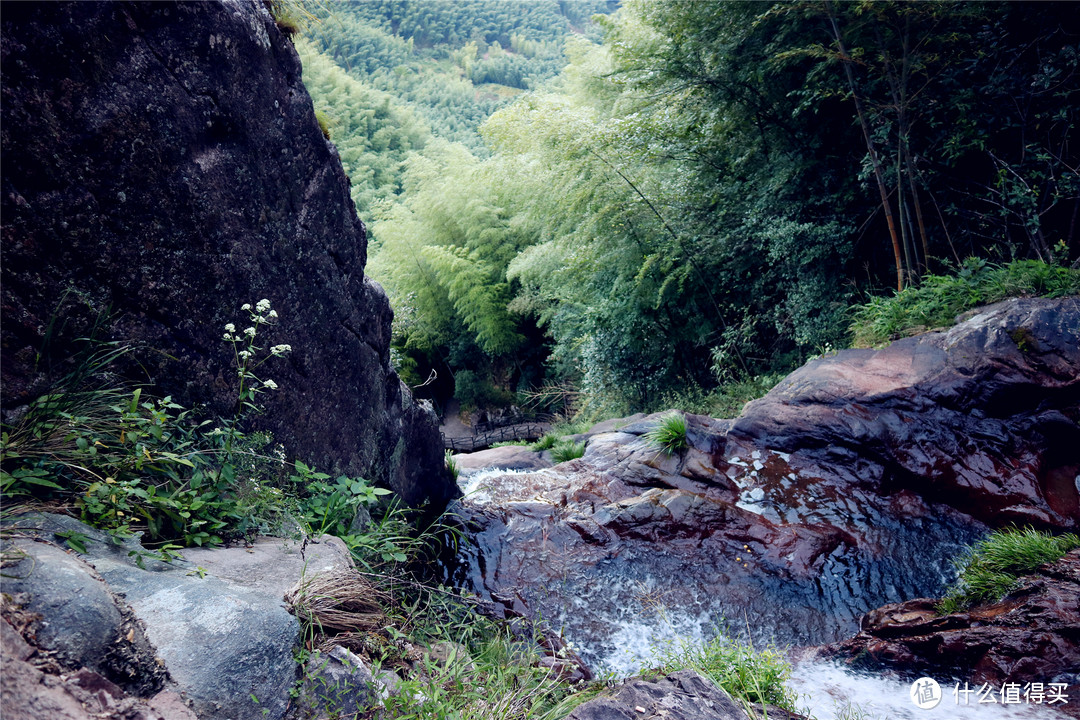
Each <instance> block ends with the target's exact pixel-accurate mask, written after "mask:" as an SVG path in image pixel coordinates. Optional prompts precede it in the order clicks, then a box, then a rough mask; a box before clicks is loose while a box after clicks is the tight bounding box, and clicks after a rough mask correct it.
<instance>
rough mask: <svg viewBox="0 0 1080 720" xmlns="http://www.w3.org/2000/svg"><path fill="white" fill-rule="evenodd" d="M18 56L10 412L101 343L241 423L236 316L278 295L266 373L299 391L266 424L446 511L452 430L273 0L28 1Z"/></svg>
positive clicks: (6, 134) (5, 55)
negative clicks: (374, 278)
mask: <svg viewBox="0 0 1080 720" xmlns="http://www.w3.org/2000/svg"><path fill="white" fill-rule="evenodd" d="M0 53H2V61H3V62H2V73H3V78H2V80H3V82H2V91H0V92H2V95H0V99H2V103H0V106H2V112H3V118H2V120H3V122H2V123H0V141H2V149H3V156H4V172H3V178H2V181H0V213H2V215H3V227H2V240H3V242H2V263H0V265H2V269H0V273H2V290H0V301H2V312H3V318H4V322H3V325H2V329H0V347H2V350H3V352H2V353H0V373H2V381H3V382H2V395H0V400H2V408H3V411H4V413H5V420H10V419H11V418H12V417H15V416H17V415H18V413H19V411H20V408H22V407H23V406H25V404H26V403H28V402H30V401H31V400H33V399H34V398H35V397H37V396H38V395H40V394H42V393H43V392H45V391H46V390H47V389H48V387H49V384H50V382H52V381H54V380H55V379H56V378H57V377H62V376H63V375H64V374H65V373H67V372H69V371H70V370H71V366H70V364H69V363H68V362H67V361H68V359H69V358H70V356H71V355H72V354H73V352H74V351H75V349H76V348H77V347H78V345H77V343H76V342H75V340H76V339H77V338H80V337H88V336H92V335H95V334H96V337H97V339H98V340H119V341H122V342H124V343H127V344H129V345H131V346H132V347H133V348H135V350H134V351H133V352H132V353H129V355H128V356H127V358H126V360H125V359H122V360H121V361H119V362H118V363H117V364H116V365H114V368H113V369H115V370H119V371H121V372H123V373H124V374H125V375H126V376H127V378H128V379H129V380H131V381H134V382H139V383H147V382H150V383H151V384H152V385H153V386H154V387H155V388H156V389H157V391H158V392H160V394H161V395H171V396H172V397H173V398H174V399H176V400H177V401H178V402H180V403H182V404H183V405H184V406H185V407H189V408H190V407H193V406H195V405H199V404H205V406H206V410H207V411H208V413H209V414H211V415H214V416H219V417H232V416H233V415H234V410H235V406H236V402H237V398H236V393H237V387H236V371H235V368H234V367H233V366H232V362H233V349H232V347H231V346H230V345H229V344H227V343H223V342H222V340H221V336H222V328H223V326H224V325H225V324H226V323H230V322H232V323H237V324H238V325H239V327H244V325H243V324H242V323H245V321H246V320H247V318H246V316H244V315H243V313H241V312H240V310H239V308H240V306H241V304H243V303H255V302H257V301H258V300H260V299H262V298H266V299H269V300H270V302H271V304H272V306H273V308H274V309H275V310H276V311H277V312H278V313H279V316H280V322H279V324H278V325H277V326H276V327H273V328H272V329H270V331H269V333H267V334H266V340H267V341H268V345H269V344H279V343H287V344H290V345H291V346H292V348H293V349H292V352H291V353H290V354H289V355H288V356H287V358H285V359H283V360H281V361H275V362H274V363H271V364H269V365H267V366H266V370H265V375H266V377H270V378H271V379H273V380H274V381H276V383H277V384H278V386H279V387H280V388H281V389H280V390H279V391H278V392H275V393H264V394H263V395H262V396H260V398H259V400H260V402H261V403H263V404H264V405H265V408H266V412H265V413H264V414H262V415H260V416H258V418H257V421H256V422H257V426H258V427H259V428H260V429H265V430H270V431H272V432H273V433H274V435H275V440H276V441H278V442H281V443H283V444H284V445H285V447H286V449H287V451H288V453H289V454H290V455H292V456H294V457H301V458H302V459H303V460H304V461H306V462H308V463H309V464H313V465H315V466H317V467H318V468H319V469H320V470H326V471H328V472H333V471H337V472H345V473H349V474H353V475H360V476H363V477H366V478H368V479H372V480H377V481H378V482H379V483H380V484H383V485H385V486H387V487H391V488H392V489H394V490H396V491H398V492H399V493H400V494H401V495H402V496H403V498H404V499H405V501H406V502H408V503H411V504H417V503H420V502H422V501H424V500H430V501H431V502H432V503H433V504H435V505H440V504H441V503H444V502H445V501H446V500H447V499H448V498H449V497H450V495H451V494H452V493H453V492H454V488H453V485H452V483H451V482H450V480H449V479H448V478H447V476H446V474H445V473H444V472H443V470H442V465H443V454H442V444H441V442H440V439H439V434H438V421H437V419H436V418H435V417H434V415H433V414H432V413H430V412H427V411H425V410H423V409H421V408H420V407H419V406H417V405H416V404H415V403H413V401H412V399H411V397H410V395H409V392H408V390H407V389H406V388H404V387H403V386H402V385H401V383H400V382H399V380H398V377H397V375H396V373H394V371H393V370H392V368H391V366H390V359H389V342H390V323H391V318H392V312H391V310H390V307H389V304H388V302H387V298H386V296H385V294H384V293H383V291H382V289H381V288H380V287H379V286H378V285H377V284H375V283H372V282H371V281H370V280H368V279H367V278H365V276H364V265H365V262H366V248H367V245H366V238H365V232H364V227H363V225H362V224H361V222H360V220H359V219H357V217H356V211H355V209H354V207H353V203H352V201H351V200H350V198H349V183H348V179H347V178H346V177H345V174H344V171H343V170H342V168H341V164H340V162H339V160H338V159H337V157H336V150H335V149H334V147H333V146H332V145H331V144H329V143H328V142H326V140H325V139H324V137H323V135H322V133H321V131H320V130H319V127H318V124H317V123H316V121H315V116H314V111H313V108H312V103H311V99H310V98H309V96H308V94H307V91H306V90H305V89H304V86H303V84H302V82H301V67H300V62H299V59H298V58H297V56H296V53H295V51H294V50H293V48H292V46H291V43H290V42H289V40H287V39H286V38H285V37H284V36H283V35H282V34H281V33H280V32H279V31H278V29H277V28H276V26H275V24H274V21H273V19H272V18H271V16H270V14H269V12H268V11H267V10H266V8H265V6H264V4H263V3H262V2H256V1H255V0H223V1H214V2H197V3H174V2H144V3H126V4H124V3H98V2H61V3H16V4H14V5H11V6H10V7H5V11H4V13H3V18H2V41H0ZM99 324H100V325H101V326H102V327H100V328H99V329H98V330H96V331H95V330H94V328H95V326H96V325H99ZM46 338H48V339H49V342H45V339H46ZM146 349H152V350H153V351H152V352H151V351H148V350H146ZM39 352H40V353H43V356H42V357H40V358H39V357H38V353H39ZM128 361H130V362H128ZM50 369H51V372H50Z"/></svg>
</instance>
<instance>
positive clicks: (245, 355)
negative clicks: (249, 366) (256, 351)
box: [239, 350, 251, 360]
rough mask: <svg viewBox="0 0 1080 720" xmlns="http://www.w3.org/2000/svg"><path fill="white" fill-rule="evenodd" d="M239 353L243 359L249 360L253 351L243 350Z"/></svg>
mask: <svg viewBox="0 0 1080 720" xmlns="http://www.w3.org/2000/svg"><path fill="white" fill-rule="evenodd" d="M239 355H240V359H241V360H247V359H248V358H249V357H251V352H250V351H249V350H241V351H240V352H239Z"/></svg>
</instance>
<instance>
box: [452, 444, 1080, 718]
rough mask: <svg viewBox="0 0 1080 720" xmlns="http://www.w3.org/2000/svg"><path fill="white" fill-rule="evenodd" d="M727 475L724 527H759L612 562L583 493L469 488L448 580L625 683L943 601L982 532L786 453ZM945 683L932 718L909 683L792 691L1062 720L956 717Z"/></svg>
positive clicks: (829, 636) (818, 699) (875, 679)
mask: <svg viewBox="0 0 1080 720" xmlns="http://www.w3.org/2000/svg"><path fill="white" fill-rule="evenodd" d="M732 460H733V461H734V462H733V467H735V468H736V469H737V470H738V472H735V473H729V475H733V476H734V477H733V479H734V481H735V485H736V486H737V498H736V499H735V502H734V505H735V506H736V507H737V508H738V509H737V510H736V511H732V512H733V513H734V514H732V513H728V514H727V515H726V516H725V518H726V521H725V522H727V523H728V524H732V525H737V524H738V523H739V522H743V523H745V522H749V523H750V524H748V525H744V526H740V527H741V528H742V529H740V530H739V531H738V532H736V533H734V534H731V533H729V535H723V534H721V533H714V534H709V533H696V534H695V533H693V532H691V533H689V534H686V533H684V534H682V535H678V536H672V537H667V538H656V537H649V538H633V537H630V536H626V537H621V538H620V539H619V541H618V543H617V545H616V546H615V547H612V546H611V545H610V544H607V545H605V544H604V543H602V542H601V543H597V542H595V541H593V540H587V541H586V542H582V541H581V537H582V536H584V537H586V538H587V539H588V537H589V533H588V532H587V531H583V530H582V527H584V521H583V520H581V519H580V518H579V517H578V516H577V515H575V513H576V512H577V510H575V508H578V509H580V508H579V506H580V505H581V503H580V502H578V501H577V500H575V498H577V497H578V496H579V495H581V491H579V492H578V493H577V494H574V493H572V492H570V491H568V490H567V489H566V488H567V482H568V480H567V476H566V474H565V473H560V472H558V471H556V470H543V471H538V472H517V473H515V472H507V471H482V472H479V473H474V474H472V475H470V476H467V477H462V479H461V487H462V490H463V492H464V493H465V495H466V497H465V499H464V500H463V501H462V503H461V506H460V508H459V511H460V512H461V513H462V514H463V515H465V516H466V517H470V516H471V517H472V519H474V520H476V519H478V518H483V521H482V522H481V523H480V525H481V526H482V527H481V528H480V529H479V530H478V531H477V532H476V534H475V536H474V541H475V542H474V543H473V544H472V545H471V547H470V548H468V549H466V550H465V551H463V552H462V554H461V555H460V556H459V558H458V565H457V568H456V569H455V570H454V572H452V573H451V574H450V576H449V580H450V581H451V582H454V583H455V584H458V585H460V586H464V587H466V588H467V589H470V590H472V591H475V592H477V593H478V594H480V595H481V596H482V597H486V598H487V599H489V600H493V601H494V602H495V603H496V604H497V605H501V606H502V607H504V608H506V609H507V610H508V612H509V613H510V614H532V615H533V616H534V617H539V618H542V619H543V620H544V621H545V622H546V623H547V624H548V625H549V626H550V627H552V628H553V629H555V630H557V631H560V632H561V633H562V634H563V636H564V637H565V638H566V639H567V640H568V641H569V642H570V643H571V645H572V647H573V648H574V649H575V650H576V651H577V652H578V653H579V655H580V656H581V657H582V659H583V660H585V662H586V663H587V664H588V665H589V666H590V667H592V668H593V669H594V670H597V671H599V672H601V673H613V674H615V675H618V676H629V675H632V674H634V673H636V672H637V671H639V670H641V669H643V668H645V667H648V666H649V665H650V664H655V663H654V662H653V661H654V660H655V657H656V653H657V650H658V649H663V648H666V647H670V646H671V645H672V644H673V643H678V642H684V641H691V642H695V641H697V642H700V641H703V640H705V639H707V638H710V637H712V636H714V635H716V634H717V633H723V634H727V635H732V636H738V637H740V638H742V639H744V640H746V639H748V640H750V641H751V642H753V643H754V644H755V646H758V647H761V646H764V645H766V644H776V645H779V646H782V647H798V646H809V645H817V644H822V643H826V642H831V641H835V640H839V639H843V638H846V637H848V636H850V635H852V634H854V633H855V632H857V630H858V626H857V621H858V618H859V616H860V615H861V614H862V613H864V612H866V611H868V610H870V609H873V608H876V607H879V606H881V605H883V604H885V603H887V602H897V601H901V600H907V599H911V598H914V597H926V596H938V595H940V593H941V590H942V589H943V588H944V586H945V585H946V584H947V583H948V582H949V581H951V580H952V578H953V576H954V573H955V570H954V569H953V568H952V566H951V563H950V562H949V558H951V557H953V556H954V555H955V554H956V553H957V552H958V551H959V550H960V549H961V548H962V547H964V546H965V545H967V544H969V543H971V542H972V541H973V540H974V539H976V538H977V537H978V536H979V535H980V534H981V533H982V532H984V531H985V528H984V527H983V526H982V525H980V524H978V523H975V522H973V521H971V520H970V518H968V517H967V516H963V515H960V514H958V513H955V512H953V511H951V510H949V509H948V508H946V507H944V506H930V505H926V504H925V503H922V502H921V501H916V500H913V499H912V498H910V497H907V496H900V497H899V499H898V497H897V496H894V497H892V498H881V497H879V496H877V495H876V494H875V493H873V492H872V491H870V490H867V489H863V488H860V487H859V486H858V485H847V486H843V487H840V486H838V485H836V484H832V483H829V482H827V481H824V480H823V479H822V478H820V477H817V476H816V475H815V473H814V472H813V471H812V469H811V470H807V469H806V468H801V469H800V470H799V472H793V471H792V468H790V467H789V466H788V464H787V463H788V457H787V456H785V455H783V454H781V453H769V452H767V451H766V452H757V451H755V452H753V453H747V455H746V457H745V458H744V459H740V458H738V457H735V458H732ZM579 480H580V478H579ZM586 486H587V483H586ZM654 492H655V491H654ZM575 503H576V504H575ZM591 507H592V508H593V510H594V515H593V517H600V516H601V515H602V514H603V511H598V510H597V507H598V506H597V505H596V504H595V503H594V504H593V505H592V506H591ZM746 518H749V521H747V520H746ZM755 518H759V519H760V520H757V522H760V523H761V524H760V526H758V525H754V524H753V523H754V522H755ZM566 527H571V528H573V529H574V530H575V532H568V531H565V528H566ZM761 527H765V528H769V529H771V530H770V532H772V531H773V530H775V528H788V527H797V528H809V529H810V530H811V531H812V532H810V534H808V535H806V537H805V544H808V545H811V546H812V545H813V544H814V543H815V542H818V543H819V545H818V546H817V547H818V549H819V550H821V555H820V557H817V558H816V559H815V561H814V562H813V563H809V564H807V565H806V567H811V568H812V569H813V572H812V573H810V574H806V573H804V574H799V573H789V572H787V570H786V569H785V565H786V564H791V563H797V562H799V561H800V559H799V558H797V557H795V556H796V555H797V554H798V553H800V552H802V551H803V550H802V549H803V547H804V538H803V537H802V536H800V535H798V534H796V535H795V536H793V538H789V540H791V542H789V543H788V545H786V546H783V548H784V549H783V552H787V553H788V554H787V555H781V556H779V557H772V558H767V557H765V554H766V553H767V552H769V551H771V550H772V548H773V546H774V545H775V542H774V539H773V536H768V537H767V538H766V539H765V540H762V541H761V542H760V543H758V544H755V541H754V539H753V538H754V537H758V536H755V533H759V530H760V528H761ZM821 528H824V529H825V530H820V529H821ZM819 530H820V533H819V534H814V533H818V532H819ZM826 531H834V532H836V533H838V534H839V535H838V536H839V537H841V539H842V541H841V542H837V543H835V544H828V543H825V544H823V545H822V544H820V540H821V538H822V537H825V538H832V537H833V536H832V535H829V534H828V532H826ZM560 533H562V534H560ZM582 533H584V535H582ZM761 537H765V536H761ZM759 539H760V538H759ZM940 681H941V683H942V688H943V690H942V692H943V695H944V699H943V701H942V703H941V704H940V705H939V706H938V707H937V708H935V709H934V710H921V709H919V708H917V707H916V706H915V705H914V704H913V702H912V700H911V698H910V696H909V691H910V689H911V684H910V682H903V681H901V680H898V679H890V678H887V677H884V676H881V675H857V674H854V673H852V672H850V671H848V670H847V669H846V668H843V667H840V666H839V665H831V664H827V663H822V662H817V661H801V662H796V665H795V670H794V675H793V678H792V681H791V684H790V687H791V688H792V689H794V690H795V691H796V692H797V693H798V694H800V695H803V696H805V697H804V698H803V704H804V705H808V706H809V707H810V708H811V710H812V712H813V714H814V716H815V717H817V718H818V720H829V719H830V718H832V717H844V716H842V715H837V713H838V712H839V710H838V709H839V708H842V707H844V706H845V705H846V704H851V705H854V706H857V707H858V708H860V709H861V710H862V711H863V713H864V715H863V717H864V718H865V719H866V720H871V719H872V718H875V717H876V718H885V717H888V718H891V719H892V720H900V719H901V718H966V717H972V718H978V719H980V720H996V719H997V718H1014V717H1016V718H1019V717H1031V718H1046V719H1053V718H1056V717H1058V716H1060V713H1058V712H1057V711H1056V710H1055V709H1053V708H1050V707H1048V706H1046V705H1038V706H1037V705H1025V704H1019V705H1002V704H1000V703H998V704H995V705H990V704H986V703H982V704H979V703H978V702H977V698H975V697H974V696H964V695H963V694H961V695H960V696H959V697H958V699H959V700H960V703H959V704H957V702H956V700H957V698H954V697H953V695H952V690H953V685H952V684H951V682H950V683H947V682H946V680H945V679H944V678H942V679H940ZM1049 681H1050V679H1047V682H1049ZM1072 691H1073V693H1076V692H1080V688H1078V687H1076V686H1074V687H1073V688H1072ZM965 697H966V698H967V699H968V700H969V705H968V706H966V707H965V706H964V704H963V702H962V701H963V700H964V699H965ZM1073 702H1080V698H1077V699H1075V700H1073ZM847 717H858V716H857V715H854V716H851V715H849V716H847ZM1062 717H1063V716H1062Z"/></svg>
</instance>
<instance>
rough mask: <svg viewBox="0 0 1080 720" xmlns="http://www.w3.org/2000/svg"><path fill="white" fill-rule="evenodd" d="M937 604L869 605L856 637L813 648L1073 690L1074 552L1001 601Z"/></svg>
mask: <svg viewBox="0 0 1080 720" xmlns="http://www.w3.org/2000/svg"><path fill="white" fill-rule="evenodd" d="M936 602H937V601H935V600H930V599H925V598H924V599H919V600H911V601H909V602H904V603H897V604H892V605H886V606H884V607H882V608H879V609H877V610H873V611H871V612H869V613H867V614H866V615H864V616H863V618H862V621H861V630H860V631H859V633H858V635H856V636H855V637H853V638H850V639H848V640H845V641H843V642H840V643H834V644H831V645H827V646H825V647H824V648H822V649H820V650H819V654H820V655H821V656H823V657H831V658H839V659H843V660H845V661H846V662H848V663H849V664H851V665H853V666H856V667H862V668H868V669H882V668H888V669H893V670H898V671H901V672H903V673H905V674H909V675H912V676H913V677H915V676H919V675H931V676H934V677H949V678H955V679H958V680H960V681H961V682H968V683H971V684H972V685H975V684H979V685H981V684H982V683H989V684H990V685H992V686H995V687H1000V686H1001V685H1002V684H1003V683H1005V682H1018V683H1021V684H1025V683H1029V682H1041V683H1051V682H1063V683H1067V684H1070V685H1072V686H1073V692H1076V690H1077V679H1078V677H1080V550H1074V551H1072V552H1071V553H1069V554H1068V555H1066V556H1065V557H1064V558H1062V559H1061V560H1059V561H1057V562H1055V563H1051V564H1049V565H1047V566H1044V567H1043V568H1041V569H1040V570H1039V572H1038V573H1036V574H1034V575H1030V576H1028V577H1025V578H1024V579H1023V584H1022V586H1021V587H1020V588H1019V589H1018V590H1016V591H1015V592H1013V593H1010V594H1009V595H1008V596H1007V597H1005V598H1004V599H1003V600H1002V601H1001V602H998V603H993V604H989V605H981V606H978V607H975V608H972V609H971V610H969V611H968V612H963V613H954V614H951V615H939V614H938V613H937V611H936V607H935V606H936ZM1075 699H1080V698H1075ZM1073 707H1074V708H1080V704H1075V705H1074V706H1073ZM1064 709H1067V708H1064Z"/></svg>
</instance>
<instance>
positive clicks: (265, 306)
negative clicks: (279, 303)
mask: <svg viewBox="0 0 1080 720" xmlns="http://www.w3.org/2000/svg"><path fill="white" fill-rule="evenodd" d="M269 309H270V301H269V300H267V299H266V298H263V299H262V300H260V301H259V302H257V303H255V312H257V313H259V314H260V315H261V314H262V313H264V312H266V311H267V310H269Z"/></svg>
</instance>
